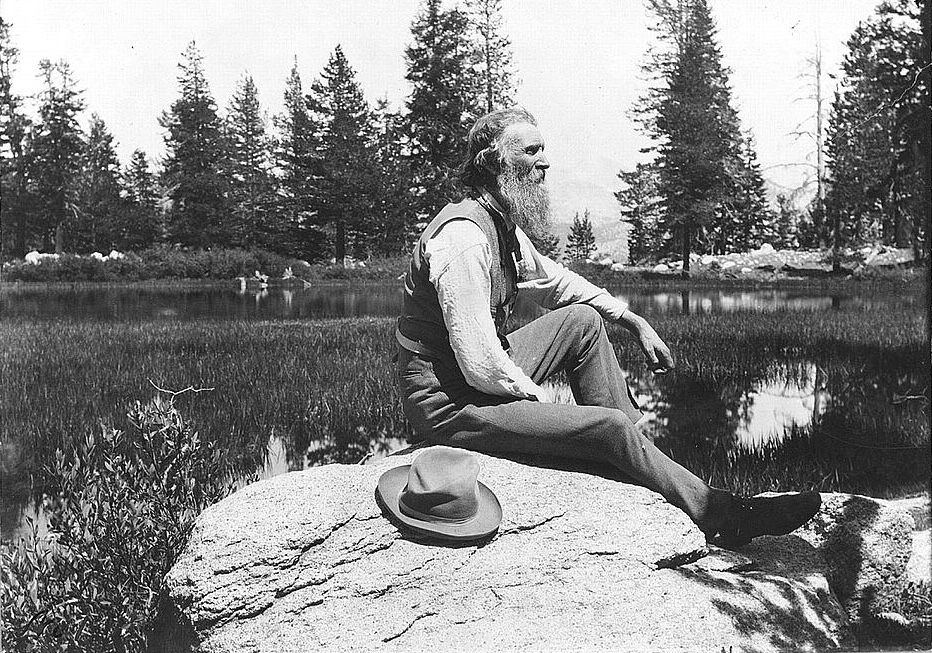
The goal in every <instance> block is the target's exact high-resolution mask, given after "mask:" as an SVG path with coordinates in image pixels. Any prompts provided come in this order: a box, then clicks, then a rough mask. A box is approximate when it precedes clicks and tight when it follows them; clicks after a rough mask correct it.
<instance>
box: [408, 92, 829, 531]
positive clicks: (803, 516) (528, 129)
mask: <svg viewBox="0 0 932 653" xmlns="http://www.w3.org/2000/svg"><path fill="white" fill-rule="evenodd" d="M467 150H468V151H467V156H466V160H465V162H464V164H463V166H462V170H461V179H462V181H463V183H464V185H465V186H466V187H467V188H469V189H470V193H471V196H470V197H469V198H467V199H464V200H463V201H461V202H459V203H456V204H448V205H447V206H445V207H444V208H443V210H441V211H440V213H439V214H438V215H437V216H436V217H435V218H434V219H433V220H432V221H431V222H430V224H429V225H428V226H427V228H426V229H425V230H424V233H423V234H422V235H421V237H420V239H419V240H418V242H417V244H416V246H415V248H414V252H413V255H412V259H411V264H410V268H409V270H408V272H407V274H406V276H405V294H404V307H403V315H402V316H401V318H400V319H399V321H398V328H397V330H396V337H397V340H398V355H397V369H396V372H397V377H398V378H397V381H398V384H399V389H400V394H401V398H402V404H403V406H404V411H405V415H406V416H407V418H408V420H409V421H410V422H411V424H412V425H413V427H414V429H415V431H416V432H417V434H418V436H419V437H420V438H422V439H423V440H426V441H428V442H430V443H436V444H445V445H448V446H454V447H462V448H466V449H472V450H476V451H483V452H487V453H491V454H496V453H503V454H508V453H512V454H514V453H518V454H543V455H547V456H556V457H569V458H582V459H586V460H593V461H598V462H603V463H604V462H607V463H611V464H612V465H614V466H615V467H617V468H618V469H619V470H621V471H622V472H623V473H625V474H626V475H627V476H629V477H631V478H633V479H634V480H636V481H637V482H639V483H641V484H643V485H644V486H646V487H648V488H650V489H652V490H654V491H656V492H659V493H660V494H661V495H663V497H664V498H665V499H666V500H667V501H669V502H670V503H672V504H673V505H675V506H677V507H678V508H680V509H682V510H683V511H684V512H685V513H686V514H687V515H688V516H689V517H690V518H691V519H692V520H693V522H695V523H696V524H697V525H698V526H699V528H700V529H702V531H703V532H704V533H705V534H706V537H707V538H708V539H709V540H710V541H714V542H716V543H718V544H720V545H724V546H740V545H742V544H745V543H747V542H749V541H750V540H751V538H753V537H756V536H758V535H763V534H773V535H778V534H784V533H788V532H790V531H792V530H794V529H795V528H797V527H798V526H800V525H802V524H803V523H805V522H806V521H808V520H809V519H810V518H811V517H812V516H813V515H814V514H815V513H816V511H817V510H818V509H819V506H820V498H819V495H818V493H815V492H808V493H803V494H793V495H782V496H778V497H772V498H761V497H755V498H751V499H743V498H739V497H735V496H733V495H732V494H730V493H728V492H726V491H724V490H719V489H714V488H711V487H709V486H708V485H707V484H706V483H705V482H704V481H702V480H701V479H699V478H697V477H696V476H695V475H693V474H692V473H691V472H690V471H689V470H687V469H686V468H684V467H682V466H681V465H679V464H678V463H676V462H674V461H673V460H671V459H670V458H668V457H667V456H666V455H664V454H663V453H662V452H661V451H660V450H659V449H657V448H656V447H655V446H654V444H653V443H652V442H651V441H650V440H649V439H648V438H647V437H645V436H644V435H643V434H642V433H641V432H640V431H639V430H638V429H637V427H636V426H635V423H636V422H637V421H638V420H639V419H640V418H641V411H640V409H639V408H638V406H637V404H636V402H635V401H634V399H633V397H632V394H631V391H630V390H629V389H628V386H627V383H626V381H625V378H624V375H623V373H622V371H621V368H620V367H619V365H618V361H617V359H616V357H615V351H614V349H613V347H612V344H611V343H610V342H609V340H608V337H607V335H606V330H605V324H604V321H605V320H608V321H610V322H615V323H618V324H621V325H622V326H624V327H625V328H626V329H627V330H628V331H629V332H630V333H631V334H632V335H634V337H635V338H636V340H637V341H638V343H639V344H640V346H641V349H642V350H643V352H644V354H645V355H646V356H647V358H648V361H649V363H650V365H651V368H652V369H653V370H654V371H655V372H664V371H666V370H669V369H672V368H673V365H674V361H673V357H672V356H671V354H670V350H669V349H668V347H667V346H666V344H664V342H663V340H661V339H660V337H659V336H658V335H657V332H656V331H655V330H654V329H653V328H652V327H651V326H650V324H648V322H647V321H646V320H645V319H644V318H642V317H641V316H639V315H636V314H635V313H633V312H632V311H631V310H630V309H629V308H628V306H627V305H626V304H625V302H623V301H621V300H619V299H617V298H615V297H613V296H612V295H610V294H609V293H608V292H607V291H605V290H604V289H602V288H598V287H596V286H594V285H593V284H591V283H589V282H588V281H586V280H585V279H584V278H582V277H581V276H579V275H578V274H576V273H574V272H572V271H570V270H567V269H566V268H565V267H563V266H562V265H559V264H558V263H555V262H554V261H552V260H550V259H548V258H547V257H545V256H543V255H541V254H540V253H539V252H538V251H537V250H536V249H535V247H534V245H533V244H532V242H531V240H530V238H529V236H530V235H535V236H541V235H544V234H545V233H547V230H548V226H549V219H550V206H549V199H548V191H547V186H546V184H545V179H546V176H547V168H548V167H549V165H550V164H549V162H548V161H547V157H546V155H545V154H544V140H543V137H542V136H541V133H540V131H539V130H538V128H537V123H536V121H535V119H534V117H533V116H531V115H530V114H529V113H528V112H527V111H525V110H523V109H520V108H513V109H504V110H500V111H493V112H492V113H489V114H488V115H486V116H483V117H482V118H480V119H479V120H478V121H477V122H476V124H475V125H474V126H473V127H472V129H471V130H470V132H469V140H468V147H467ZM519 293H520V294H521V295H522V296H525V297H528V298H529V299H531V300H532V301H534V302H536V303H537V304H539V305H540V306H542V307H544V308H547V309H551V310H550V312H548V313H546V314H545V315H543V316H542V317H540V318H538V319H536V320H534V321H532V322H530V323H529V324H527V325H526V326H523V327H521V328H519V329H517V330H515V331H513V332H511V333H508V334H507V335H506V334H505V323H506V321H507V320H508V316H509V313H510V312H511V310H512V308H513V306H514V302H515V298H516V296H517V295H518V294H519ZM561 370H562V371H564V372H565V373H566V375H567V377H568V379H569V384H570V388H571V390H572V392H573V397H574V399H575V401H576V404H577V405H575V406H574V405H565V404H556V403H553V402H552V398H551V397H549V396H548V394H547V391H546V390H544V389H543V388H542V387H541V386H540V383H542V382H543V381H544V379H546V378H547V377H549V376H551V375H552V374H554V373H556V372H558V371H561Z"/></svg>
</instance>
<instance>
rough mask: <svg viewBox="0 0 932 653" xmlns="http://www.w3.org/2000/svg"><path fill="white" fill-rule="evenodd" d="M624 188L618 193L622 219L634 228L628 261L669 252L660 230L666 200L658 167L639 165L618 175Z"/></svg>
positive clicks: (630, 230)
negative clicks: (663, 202) (660, 191)
mask: <svg viewBox="0 0 932 653" xmlns="http://www.w3.org/2000/svg"><path fill="white" fill-rule="evenodd" d="M618 178H619V179H621V181H622V183H623V184H624V187H623V188H622V189H621V190H619V191H618V192H616V193H615V199H617V200H618V203H619V204H620V205H621V219H622V221H623V222H627V223H628V224H629V225H631V227H630V229H629V230H628V260H629V261H631V262H636V261H641V260H644V259H648V258H657V257H659V256H660V255H661V254H663V253H665V243H664V241H663V238H662V234H661V230H660V220H661V217H662V215H663V214H662V209H663V204H662V198H661V197H660V196H659V194H658V193H659V191H658V187H657V186H658V183H659V180H658V172H657V168H656V167H655V166H654V165H653V164H651V163H638V164H637V165H636V166H635V168H634V170H632V171H630V172H626V171H624V170H622V171H621V172H619V173H618Z"/></svg>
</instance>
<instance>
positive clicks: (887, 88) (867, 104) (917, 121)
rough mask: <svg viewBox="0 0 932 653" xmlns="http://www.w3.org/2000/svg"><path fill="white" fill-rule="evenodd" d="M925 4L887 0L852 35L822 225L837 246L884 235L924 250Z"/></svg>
mask: <svg viewBox="0 0 932 653" xmlns="http://www.w3.org/2000/svg"><path fill="white" fill-rule="evenodd" d="M922 4H923V3H919V2H917V1H916V0H896V1H894V2H884V3H882V4H881V5H880V6H879V7H878V9H877V12H876V14H875V15H874V16H872V17H871V18H870V19H868V20H866V21H863V22H862V23H861V24H860V25H859V26H858V27H857V29H856V30H855V32H854V33H853V34H852V36H851V38H850V39H849V41H848V53H847V55H846V57H845V60H844V63H843V65H842V69H843V71H844V77H843V79H842V82H841V86H840V89H839V91H838V92H837V93H836V96H835V100H834V102H833V103H832V109H831V114H830V116H829V127H828V143H827V150H828V165H829V182H828V191H827V193H826V199H825V216H824V220H822V221H820V222H819V224H818V225H817V226H818V227H820V229H819V231H820V237H821V240H823V241H825V242H827V243H829V244H831V245H832V246H833V248H834V249H836V250H837V249H838V248H841V247H844V246H847V245H857V244H860V243H864V242H883V243H885V244H889V245H896V246H898V247H908V246H910V245H913V246H915V248H916V250H917V252H919V253H920V255H922V254H923V253H924V248H923V247H922V243H924V241H925V238H926V234H927V233H928V224H929V216H928V211H927V210H926V209H927V207H926V205H925V202H924V200H923V198H924V196H926V195H927V194H928V189H927V188H923V185H924V184H923V172H922V171H923V169H924V166H926V165H927V164H926V163H924V161H925V159H926V158H927V157H928V156H930V155H929V153H928V152H923V151H922V150H921V148H919V147H918V145H919V143H920V142H922V140H923V136H922V134H923V132H924V131H925V130H927V129H928V126H929V122H930V119H929V108H928V104H927V103H925V104H923V101H924V98H927V97H928V89H927V88H926V87H927V84H928V82H927V79H928V77H923V71H924V68H923V67H924V66H925V67H926V69H927V68H928V64H929V53H928V48H927V47H926V48H924V47H923V36H922V33H921V27H920V22H921V20H920V15H921V12H922V11H923V8H922ZM924 10H925V11H928V8H927V7H926V8H925V9H924ZM926 184H927V182H926Z"/></svg>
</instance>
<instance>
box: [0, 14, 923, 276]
mask: <svg viewBox="0 0 932 653" xmlns="http://www.w3.org/2000/svg"><path fill="white" fill-rule="evenodd" d="M647 5H648V8H649V9H650V11H651V14H652V15H653V17H654V19H655V21H654V25H653V30H654V34H655V39H654V41H655V42H654V43H653V44H652V46H651V49H650V51H649V52H648V54H647V57H646V61H645V64H644V71H645V73H646V74H647V77H648V78H649V79H650V80H651V86H650V88H649V90H648V91H647V92H646V94H645V95H644V96H643V97H642V98H641V100H640V101H639V103H638V105H637V106H635V107H632V114H633V115H634V116H635V117H636V119H637V121H638V124H639V126H640V128H641V129H643V130H644V132H645V133H646V134H647V135H648V136H650V139H651V143H652V145H651V147H650V148H648V149H647V150H646V151H645V154H646V155H647V158H648V159H649V162H648V163H641V164H638V165H637V166H636V167H634V168H633V169H624V168H623V169H622V171H621V172H620V174H619V178H620V190H619V191H618V192H617V193H616V197H617V199H618V201H619V203H620V216H619V217H620V219H622V220H624V221H626V222H628V223H630V225H631V230H630V238H629V245H630V251H631V258H632V259H633V260H639V259H646V258H652V257H658V256H669V255H673V254H679V253H682V255H683V256H685V259H686V260H688V255H689V254H690V253H692V252H696V253H705V252H711V253H725V252H730V251H738V250H744V249H748V248H750V247H755V246H758V245H761V244H763V243H765V242H767V243H771V244H773V245H774V246H785V247H834V248H840V247H842V246H850V245H858V244H862V243H866V242H870V243H884V244H891V245H896V246H900V247H909V246H912V247H914V248H915V249H916V250H917V252H924V251H926V250H927V247H926V246H925V242H926V239H927V238H928V236H929V206H930V205H929V185H930V184H929V152H930V151H932V148H930V147H929V146H928V143H929V125H930V116H929V101H928V93H929V46H928V39H929V37H928V22H929V19H928V7H927V6H924V7H923V6H922V5H921V4H920V3H919V2H918V0H891V1H889V2H883V3H881V4H880V5H879V6H878V8H877V10H876V11H875V13H874V14H873V15H872V16H870V17H867V18H865V20H864V21H862V22H861V24H860V25H859V27H858V29H857V30H856V31H855V33H854V34H853V35H852V36H851V39H850V40H849V42H848V54H847V56H846V59H845V62H844V66H843V78H842V79H840V80H839V84H838V89H837V91H836V92H835V95H834V98H833V99H832V100H831V102H830V103H829V102H828V99H827V98H826V102H825V104H826V105H829V104H830V110H829V111H828V115H827V119H826V121H825V126H824V127H823V121H822V119H821V118H822V109H821V106H820V107H819V108H818V111H819V115H818V120H816V121H815V123H816V124H817V133H815V134H814V149H815V151H816V152H817V154H818V155H819V156H818V162H819V163H818V165H816V166H815V168H816V169H815V170H814V180H815V181H814V184H815V186H816V187H817V190H816V191H815V192H814V193H812V192H809V191H808V189H800V192H799V193H798V196H794V195H793V194H782V195H780V196H778V197H777V202H776V207H775V208H772V207H771V206H770V202H768V199H767V195H766V191H765V187H764V181H763V177H762V174H761V170H760V166H759V164H758V163H757V156H756V152H755V147H754V139H753V136H752V135H751V133H750V132H749V131H746V130H743V129H742V127H741V124H740V120H739V117H738V112H737V110H736V109H735V108H734V103H733V101H732V97H731V89H730V85H729V81H728V77H729V70H728V69H727V68H726V67H725V66H724V65H723V64H722V55H721V51H720V48H719V46H718V44H717V35H716V27H715V22H714V18H713V16H712V13H711V11H710V9H709V6H708V3H707V0H647ZM921 25H924V26H925V33H923V29H922V27H921ZM10 28H11V26H10V25H9V24H7V23H6V22H2V19H0V37H2V43H0V50H2V51H0V55H2V61H0V73H2V75H0V104H2V106H0V120H2V125H0V126H2V130H0V138H2V141H0V151H2V161H0V163H2V167H0V176H2V179H0V181H2V193H3V201H2V207H0V224H2V252H3V257H4V258H5V259H8V258H12V257H22V256H23V255H24V254H25V253H26V252H27V251H29V250H32V249H38V250H40V251H45V252H54V251H59V252H60V251H67V252H77V253H87V252H93V251H99V252H107V251H109V250H110V249H118V250H120V251H126V250H133V251H141V250H143V249H146V248H149V247H152V246H172V247H181V248H190V249H207V248H216V247H234V248H243V249H265V250H270V251H273V252H277V253H280V254H283V255H286V256H292V257H297V258H302V259H306V260H309V261H315V260H326V259H330V258H334V259H336V260H342V259H343V257H344V256H347V255H351V256H354V257H357V258H362V257H367V256H372V255H393V254H399V253H402V252H404V251H406V250H407V248H408V247H409V245H410V242H411V240H412V239H413V238H414V237H415V236H416V234H417V232H418V228H419V225H421V224H422V223H423V222H424V221H425V220H427V219H429V218H430V216H431V215H432V214H433V213H434V212H436V211H437V210H438V209H439V208H440V207H441V206H442V205H443V204H444V203H445V202H447V201H449V200H450V199H453V198H456V197H457V196H458V195H460V194H461V192H462V190H461V189H460V188H459V187H458V185H457V181H456V168H457V166H458V165H459V164H460V162H461V157H462V155H463V152H464V148H465V141H466V131H467V129H468V126H469V125H470V124H471V123H472V121H473V120H474V119H475V118H476V117H478V116H479V115H482V114H483V113H485V112H486V111H488V110H490V109H494V108H500V107H503V106H509V105H511V104H513V102H514V94H515V87H516V79H515V77H514V65H513V62H512V53H511V44H510V42H509V39H508V37H507V36H506V35H505V33H504V29H503V21H502V0H464V2H463V3H462V4H460V5H455V6H446V5H445V4H444V3H441V1H440V0H424V2H423V4H422V5H421V7H420V8H419V11H418V13H417V15H416V16H415V17H414V19H413V21H412V24H411V36H412V40H411V43H410V44H409V45H408V47H407V48H406V50H405V62H406V67H407V74H406V79H407V81H408V82H409V84H410V92H409V95H408V97H407V99H406V101H405V103H404V106H403V107H402V108H401V109H399V110H392V109H391V108H390V107H389V105H388V103H387V101H385V100H382V101H379V102H377V103H376V104H375V105H374V106H372V105H370V104H369V103H368V102H367V101H366V99H365V97H364V93H363V89H362V88H361V86H360V84H359V82H358V81H357V79H356V73H355V71H354V69H353V67H352V64H351V63H350V62H349V61H348V60H347V57H346V55H345V54H344V52H343V50H342V48H341V47H340V46H339V45H337V46H336V47H335V49H334V50H333V52H332V54H331V55H330V58H329V61H328V62H327V65H326V66H325V67H324V68H323V69H322V70H321V71H320V72H319V74H318V75H317V76H316V77H315V78H314V79H313V80H311V81H310V83H308V82H306V81H305V79H304V78H302V75H301V72H300V70H299V66H298V62H297V60H295V63H294V66H293V67H292V69H291V71H290V73H289V74H287V75H283V78H284V91H283V97H282V99H283V101H282V107H283V108H282V110H281V111H280V112H279V113H278V114H276V115H274V116H271V118H267V113H266V111H265V110H264V109H263V107H262V106H261V105H260V103H259V93H258V89H257V88H256V84H255V82H254V80H253V79H252V78H251V77H250V76H249V75H244V76H243V77H242V78H241V80H240V81H239V83H238V85H237V87H236V90H235V92H234V93H233V96H232V97H231V98H230V99H229V101H228V102H227V104H226V106H225V107H224V108H220V107H218V103H217V101H216V99H215V98H214V96H213V94H212V92H211V90H210V83H209V81H208V80H207V78H206V77H205V73H204V62H203V58H202V55H201V52H200V51H199V50H198V48H197V45H196V44H195V43H194V42H192V43H190V44H189V45H188V47H187V49H186V50H185V51H184V53H183V54H182V58H181V61H180V63H179V65H178V70H179V73H178V94H177V97H176V99H175V100H174V101H173V102H172V103H171V105H170V106H169V107H167V108H166V109H165V110H164V112H163V113H162V115H161V117H160V119H159V121H160V125H161V126H162V128H163V130H164V131H163V134H164V142H165V154H164V156H163V157H162V158H161V160H159V161H158V162H155V161H153V159H152V158H151V157H150V156H148V155H147V154H146V153H145V152H143V151H141V150H138V149H137V150H136V151H135V152H134V153H133V154H132V156H131V158H130V160H129V161H128V162H125V163H123V162H120V161H119V159H118V157H117V154H116V148H115V144H114V138H113V135H112V134H111V133H110V132H109V130H108V128H107V125H106V124H105V123H104V121H103V120H102V119H101V118H100V117H99V116H98V115H96V114H91V116H90V120H89V124H88V127H87V129H86V130H85V129H84V128H82V126H81V119H82V116H83V115H84V113H85V111H86V110H87V109H88V107H86V105H85V102H84V99H83V94H82V92H81V91H80V90H79V85H78V82H77V80H76V79H75V77H74V75H73V73H72V71H71V69H70V67H69V65H68V64H67V62H64V61H58V62H51V61H43V62H41V63H40V67H39V68H40V74H41V78H42V82H43V88H42V91H41V92H40V93H38V94H37V96H36V97H35V98H33V100H34V103H35V106H36V107H37V111H36V112H35V115H32V114H30V112H28V111H27V109H26V102H25V100H24V98H23V97H21V96H19V95H17V94H16V89H15V88H14V87H13V84H12V73H13V70H14V69H15V66H16V64H17V60H18V51H17V48H16V47H15V45H14V43H13V39H12V37H11V29H10ZM593 74H595V73H594V72H593ZM818 74H819V75H821V72H818ZM816 99H817V100H818V102H819V103H821V101H822V97H821V94H820V95H819V96H818V98H816ZM788 101H790V100H789V99H788ZM808 197H813V199H812V200H811V201H808ZM801 198H805V199H801ZM590 228H591V225H590ZM583 237H585V241H586V244H585V246H584V247H579V246H578V242H577V241H579V239H580V238H583ZM590 238H591V234H589V235H588V236H586V235H585V234H574V239H573V240H574V242H573V243H572V245H573V246H572V247H568V250H567V254H568V255H573V254H574V253H575V254H580V253H582V252H588V251H590V249H591V246H590V243H589V239H590ZM580 242H581V241H580ZM569 244H570V243H568V245H569ZM539 245H540V246H541V248H542V249H543V250H545V251H547V252H550V253H554V252H556V250H557V239H556V238H555V237H551V238H550V239H547V240H545V241H543V242H540V243H539ZM570 249H572V252H570V251H569V250H570Z"/></svg>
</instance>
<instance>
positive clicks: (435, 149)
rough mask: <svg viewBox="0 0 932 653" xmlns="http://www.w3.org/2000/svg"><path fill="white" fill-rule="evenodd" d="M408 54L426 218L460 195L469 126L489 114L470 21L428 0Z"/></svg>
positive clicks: (412, 147) (414, 148) (419, 205)
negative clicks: (459, 174)
mask: <svg viewBox="0 0 932 653" xmlns="http://www.w3.org/2000/svg"><path fill="white" fill-rule="evenodd" d="M411 32H412V34H413V36H414V42H413V43H412V44H411V45H410V46H408V48H407V50H406V51H405V59H406V61H407V67H408V72H407V74H406V76H405V77H406V79H407V80H408V81H409V82H411V95H410V96H409V97H408V101H407V108H408V114H407V129H406V131H407V134H408V139H409V143H408V148H409V156H410V157H411V162H412V171H413V173H414V174H415V180H414V181H415V186H416V200H415V207H414V208H415V209H417V210H418V211H419V212H420V215H421V217H422V218H426V217H428V216H431V215H433V214H434V213H436V212H437V211H438V210H439V209H440V207H442V206H443V205H444V204H445V203H446V202H447V201H449V200H450V199H452V198H454V197H455V196H456V195H457V185H456V179H455V177H456V174H455V173H456V169H457V167H458V166H459V165H460V163H461V162H462V158H463V156H465V152H466V136H467V133H468V129H469V125H471V124H472V123H473V122H474V120H475V119H476V118H477V117H478V116H479V115H481V114H482V113H484V112H483V111H482V109H483V107H484V104H485V103H484V102H482V98H481V97H479V96H477V94H476V89H477V87H478V83H477V78H476V72H475V67H474V63H475V47H474V42H473V39H471V38H470V29H469V19H468V17H467V15H466V14H465V13H464V12H463V11H461V10H460V9H457V8H452V9H443V8H442V7H441V2H440V0H425V2H424V5H423V6H422V9H421V11H420V13H419V14H418V15H417V17H416V18H415V19H414V22H413V24H412V25H411Z"/></svg>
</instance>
